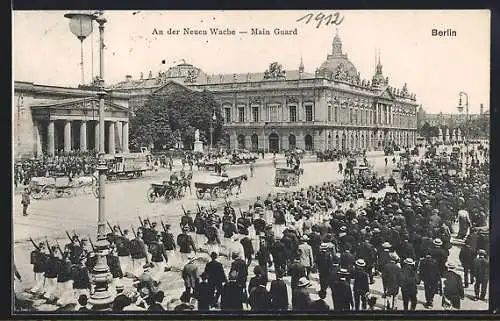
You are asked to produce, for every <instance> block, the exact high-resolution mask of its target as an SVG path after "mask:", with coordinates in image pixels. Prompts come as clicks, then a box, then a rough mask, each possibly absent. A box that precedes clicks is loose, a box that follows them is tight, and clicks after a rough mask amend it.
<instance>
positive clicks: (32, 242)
mask: <svg viewBox="0 0 500 321" xmlns="http://www.w3.org/2000/svg"><path fill="white" fill-rule="evenodd" d="M30 241H31V244H33V246H34V247H35V249H37V250H38V251H40V248H39V247H38V245H36V243H35V242H34V241H33V239H32V238H31V236H30Z"/></svg>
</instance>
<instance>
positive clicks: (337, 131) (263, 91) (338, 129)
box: [109, 34, 418, 151]
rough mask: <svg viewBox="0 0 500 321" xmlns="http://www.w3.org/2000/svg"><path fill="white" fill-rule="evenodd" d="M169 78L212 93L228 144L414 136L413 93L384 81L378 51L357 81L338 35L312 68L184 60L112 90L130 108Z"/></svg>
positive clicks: (311, 146) (370, 145)
mask: <svg viewBox="0 0 500 321" xmlns="http://www.w3.org/2000/svg"><path fill="white" fill-rule="evenodd" d="M171 81H177V82H180V83H182V84H184V85H185V86H187V87H188V88H192V89H197V90H203V89H206V90H209V91H210V92H212V93H213V94H214V96H215V99H216V101H217V102H218V105H219V106H220V108H221V112H222V115H224V128H225V141H226V142H227V143H228V147H230V148H245V149H250V150H257V149H265V150H266V151H268V150H269V151H280V150H287V149H290V148H301V149H304V150H308V151H313V150H325V149H333V148H335V149H342V150H352V149H367V150H373V149H382V148H383V147H384V146H385V145H387V144H389V143H391V142H395V143H396V144H398V145H399V146H402V147H404V146H412V145H414V144H415V139H416V136H417V134H416V130H417V106H418V104H417V102H416V97H415V94H412V93H410V92H409V91H408V88H407V86H406V84H404V85H403V86H402V88H400V89H398V88H395V87H392V86H390V85H389V78H388V77H384V75H383V71H382V64H381V62H380V58H379V61H378V64H377V65H376V70H375V74H374V75H373V77H372V79H371V80H361V77H360V73H359V72H358V71H357V69H356V67H355V66H354V64H353V63H352V62H351V61H350V60H349V59H348V56H347V54H346V53H344V52H343V50H342V42H341V39H340V37H339V35H338V34H337V35H335V37H334V39H333V43H332V51H331V54H330V55H328V56H327V59H326V60H325V61H324V62H323V64H321V66H320V67H319V68H317V69H316V71H315V73H314V74H311V73H307V72H305V71H304V66H303V63H302V61H301V62H300V65H299V68H298V69H297V70H282V68H281V66H280V65H279V64H278V63H276V62H275V63H271V64H270V65H269V68H268V69H267V70H266V71H265V72H263V73H246V74H219V75H208V74H206V73H204V72H203V71H202V70H201V69H200V68H198V67H195V66H193V65H191V64H187V63H185V62H183V63H181V64H178V65H177V66H173V67H171V68H169V69H168V70H167V71H166V72H160V73H158V75H157V76H156V77H153V75H152V73H151V72H149V76H148V77H147V78H144V75H143V74H141V77H140V79H137V80H133V79H132V77H131V76H126V80H125V81H124V82H121V83H118V84H115V85H114V86H112V87H111V88H109V90H110V91H111V92H115V93H123V94H125V93H126V94H128V95H129V96H130V101H129V106H130V108H131V109H136V108H141V107H142V105H143V104H144V101H145V100H146V99H147V97H148V95H149V94H150V93H152V92H153V91H155V90H158V88H159V87H161V86H164V85H165V84H167V83H169V82H171Z"/></svg>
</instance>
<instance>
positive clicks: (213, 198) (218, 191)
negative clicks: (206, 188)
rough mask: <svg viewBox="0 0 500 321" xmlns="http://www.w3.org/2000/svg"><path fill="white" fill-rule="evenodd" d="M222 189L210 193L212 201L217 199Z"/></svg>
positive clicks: (215, 189) (215, 188) (216, 188)
mask: <svg viewBox="0 0 500 321" xmlns="http://www.w3.org/2000/svg"><path fill="white" fill-rule="evenodd" d="M219 193H220V189H219V188H218V187H214V189H213V190H212V191H211V192H210V196H211V197H212V200H214V201H215V200H216V199H217V197H218V196H219Z"/></svg>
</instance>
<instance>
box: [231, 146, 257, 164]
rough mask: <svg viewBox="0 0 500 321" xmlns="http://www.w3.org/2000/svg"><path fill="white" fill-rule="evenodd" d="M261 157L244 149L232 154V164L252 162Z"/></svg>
mask: <svg viewBox="0 0 500 321" xmlns="http://www.w3.org/2000/svg"><path fill="white" fill-rule="evenodd" d="M257 158H259V157H258V156H257V155H256V154H254V153H250V152H249V151H246V150H242V151H239V152H234V153H233V154H232V155H231V164H238V165H239V164H250V163H253V162H255V161H256V160H257Z"/></svg>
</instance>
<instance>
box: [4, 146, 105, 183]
mask: <svg viewBox="0 0 500 321" xmlns="http://www.w3.org/2000/svg"><path fill="white" fill-rule="evenodd" d="M96 166H97V157H96V154H95V153H94V152H80V151H72V152H69V153H60V154H57V155H55V156H43V157H41V158H37V159H25V160H22V161H19V162H17V163H16V164H15V165H14V184H15V186H16V187H17V186H18V185H29V183H30V181H31V178H33V177H46V176H54V175H64V176H68V177H75V176H80V175H89V174H92V173H94V172H95V168H96Z"/></svg>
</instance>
